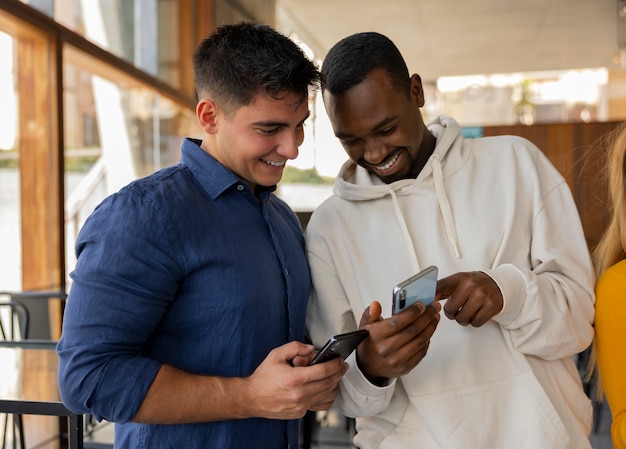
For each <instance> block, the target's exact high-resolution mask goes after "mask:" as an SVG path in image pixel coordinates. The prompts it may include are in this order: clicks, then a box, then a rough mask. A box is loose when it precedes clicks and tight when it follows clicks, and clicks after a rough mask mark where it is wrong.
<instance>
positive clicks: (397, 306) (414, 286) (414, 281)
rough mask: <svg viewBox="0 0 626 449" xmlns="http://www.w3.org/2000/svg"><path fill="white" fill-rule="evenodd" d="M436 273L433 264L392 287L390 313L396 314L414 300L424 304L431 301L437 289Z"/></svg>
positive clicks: (437, 271)
mask: <svg viewBox="0 0 626 449" xmlns="http://www.w3.org/2000/svg"><path fill="white" fill-rule="evenodd" d="M438 274H439V270H438V269H437V267H436V266H434V265H433V266H430V267H428V268H424V269H423V270H422V271H420V272H419V273H417V274H416V275H413V276H411V277H410V278H408V279H407V280H406V281H403V282H401V283H399V284H398V285H396V286H395V287H394V288H393V300H392V307H391V309H392V310H391V314H392V315H397V314H398V313H400V312H402V311H403V310H404V309H406V308H407V307H409V306H410V305H412V304H415V303H416V302H421V303H422V304H424V305H425V306H427V305H429V304H430V303H431V302H433V301H434V300H435V292H436V291H437V276H438Z"/></svg>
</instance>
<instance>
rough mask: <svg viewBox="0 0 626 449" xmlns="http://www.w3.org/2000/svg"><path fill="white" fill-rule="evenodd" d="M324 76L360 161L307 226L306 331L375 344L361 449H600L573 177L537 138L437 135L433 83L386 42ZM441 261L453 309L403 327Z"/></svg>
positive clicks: (330, 63) (441, 127)
mask: <svg viewBox="0 0 626 449" xmlns="http://www.w3.org/2000/svg"><path fill="white" fill-rule="evenodd" d="M322 72H323V74H324V76H325V80H324V84H323V86H322V87H323V96H324V104H325V107H326V110H327V113H328V116H329V118H330V121H331V123H332V126H333V129H334V132H335V135H336V136H337V137H338V138H339V140H340V141H341V143H342V145H343V147H344V149H345V150H346V152H347V154H348V156H349V158H350V160H348V161H347V162H346V163H345V164H344V165H343V167H342V169H341V171H340V173H339V175H338V177H337V180H336V184H335V188H334V195H333V196H332V197H331V198H329V199H328V200H327V201H326V202H324V203H323V204H322V205H321V206H319V208H318V209H317V210H316V211H315V213H314V214H313V216H312V218H311V220H310V222H309V224H308V227H307V230H306V238H307V247H308V254H309V262H310V267H311V271H312V277H313V287H314V289H313V293H312V296H311V300H310V302H309V306H308V312H307V323H308V324H307V329H308V333H309V335H310V337H311V338H312V340H313V342H314V343H315V344H317V345H319V344H321V343H323V342H324V341H325V340H326V339H327V338H328V336H329V335H332V334H337V333H340V332H347V331H350V330H354V329H356V328H357V327H363V328H367V329H368V330H369V332H370V336H369V337H368V339H366V340H365V341H364V342H363V343H362V344H361V345H360V346H359V347H358V348H357V351H356V352H355V353H354V354H353V355H352V356H351V357H349V358H348V362H349V363H350V365H351V369H350V370H349V371H348V373H347V374H346V376H345V377H344V378H343V379H342V381H341V384H340V394H339V397H338V399H337V402H336V404H337V406H338V407H339V408H340V410H342V411H343V413H345V414H346V415H347V416H352V417H356V418H357V435H356V436H355V438H354V443H355V445H356V446H358V447H360V448H366V449H370V448H393V449H403V448H420V449H431V448H432V449H435V448H445V449H461V448H462V449H485V448H494V449H502V448H526V449H556V448H559V449H561V448H562V449H588V448H590V447H591V445H590V443H589V438H588V435H589V432H590V429H591V422H592V408H591V403H590V401H589V399H588V398H587V397H586V395H585V394H584V392H583V389H582V385H581V381H580V378H579V375H578V371H577V370H576V367H575V363H574V359H573V356H574V355H575V354H577V353H579V352H581V351H582V350H584V349H585V348H586V347H587V346H589V344H590V342H591V339H592V336H593V327H592V323H593V314H594V304H593V303H594V296H593V283H594V277H593V270H592V266H591V262H590V258H589V253H588V249H587V246H586V242H585V238H584V235H583V231H582V227H581V224H580V218H579V216H578V213H577V210H576V206H575V204H574V202H573V199H572V197H571V194H570V191H569V189H568V186H567V184H566V182H565V181H564V179H563V178H562V176H561V175H559V173H558V172H557V170H556V169H555V168H554V167H553V166H552V165H551V164H550V163H549V161H548V160H547V159H546V157H545V156H544V155H543V154H542V153H541V152H540V151H539V149H537V148H536V147H535V146H534V145H533V144H532V143H530V142H528V141H527V140H525V139H522V138H520V137H515V136H502V137H488V138H478V139H464V138H463V137H462V135H461V129H460V127H459V125H458V124H457V122H455V121H454V120H453V119H451V118H449V117H443V116H442V117H439V118H437V119H436V120H434V121H433V122H432V123H429V124H428V125H425V124H424V122H423V119H422V116H421V113H420V108H421V107H422V106H423V105H424V94H423V90H422V85H421V80H420V78H419V76H418V75H412V76H409V73H408V70H407V67H406V64H405V62H404V60H403V58H402V56H401V55H400V53H399V51H398V49H397V48H396V47H395V45H394V44H393V43H392V42H391V41H390V40H389V39H387V38H386V37H385V36H382V35H380V34H377V33H359V34H356V35H353V36H349V37H347V38H345V39H343V40H342V41H340V42H339V43H337V44H336V45H335V46H334V47H333V48H332V49H331V50H330V52H329V54H328V55H327V57H326V59H325V61H324V64H323V67H322ZM428 265H436V266H437V267H438V268H439V275H440V280H439V282H438V287H437V299H438V300H439V301H438V302H436V303H435V304H434V305H431V306H429V307H428V308H424V307H423V306H419V307H418V306H414V307H412V308H410V309H409V310H408V311H406V312H403V313H401V314H399V315H396V316H394V317H391V318H390V315H391V290H392V287H393V286H394V285H395V284H397V283H398V282H400V281H402V280H404V279H406V278H408V277H409V276H411V275H413V274H415V273H416V272H418V271H419V270H421V269H423V268H424V267H426V266H428ZM381 307H382V309H381ZM440 309H442V310H443V314H442V315H445V317H444V316H442V318H441V319H440V320H439V310H440Z"/></svg>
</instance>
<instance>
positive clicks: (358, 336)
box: [309, 329, 369, 365]
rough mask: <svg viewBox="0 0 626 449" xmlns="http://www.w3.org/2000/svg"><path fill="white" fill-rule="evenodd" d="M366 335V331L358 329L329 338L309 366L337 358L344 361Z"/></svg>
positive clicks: (367, 333)
mask: <svg viewBox="0 0 626 449" xmlns="http://www.w3.org/2000/svg"><path fill="white" fill-rule="evenodd" d="M368 335H369V332H368V331H367V330H366V329H359V330H356V331H353V332H347V333H345V334H339V335H335V336H334V337H331V338H330V339H329V340H328V341H327V342H326V344H325V345H324V347H323V348H322V349H320V350H319V352H318V353H317V354H315V357H314V358H313V360H311V363H309V365H315V364H316V363H324V362H327V361H328V360H332V359H336V358H338V357H341V358H342V359H344V360H345V359H346V357H348V356H349V355H350V354H352V351H354V350H355V349H356V347H357V346H359V344H360V343H361V342H362V341H363V340H365V338H366V337H367V336H368Z"/></svg>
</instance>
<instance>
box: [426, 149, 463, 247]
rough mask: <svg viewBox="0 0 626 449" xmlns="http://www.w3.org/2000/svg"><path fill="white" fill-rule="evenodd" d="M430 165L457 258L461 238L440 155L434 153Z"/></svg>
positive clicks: (440, 206) (440, 207)
mask: <svg viewBox="0 0 626 449" xmlns="http://www.w3.org/2000/svg"><path fill="white" fill-rule="evenodd" d="M430 165H431V167H432V169H433V179H434V181H435V193H436V194H437V202H438V203H439V210H441V216H442V217H443V223H444V225H445V227H446V235H447V237H448V242H450V244H451V245H452V247H453V248H454V254H455V256H456V257H457V259H460V258H461V252H460V251H459V240H458V237H457V234H456V225H455V224H454V216H453V215H452V209H451V208H450V201H448V195H446V188H445V185H444V183H443V173H442V171H441V161H440V160H439V156H437V155H435V154H433V155H432V156H431V158H430Z"/></svg>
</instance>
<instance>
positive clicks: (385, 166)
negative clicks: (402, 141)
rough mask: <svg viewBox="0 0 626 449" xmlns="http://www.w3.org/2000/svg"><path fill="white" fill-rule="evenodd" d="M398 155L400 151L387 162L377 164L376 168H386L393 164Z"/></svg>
mask: <svg viewBox="0 0 626 449" xmlns="http://www.w3.org/2000/svg"><path fill="white" fill-rule="evenodd" d="M399 156H400V153H398V154H396V155H395V156H394V158H393V159H391V160H390V161H389V162H387V163H386V164H385V165H378V166H377V167H376V170H388V169H389V168H390V167H391V166H392V165H393V164H395V163H396V161H397V160H398V157H399Z"/></svg>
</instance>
